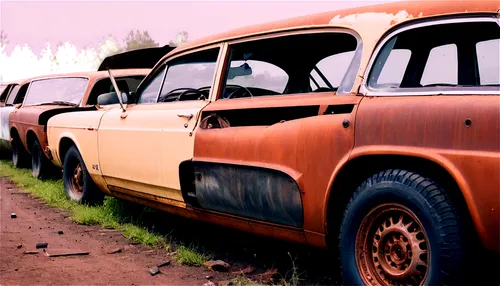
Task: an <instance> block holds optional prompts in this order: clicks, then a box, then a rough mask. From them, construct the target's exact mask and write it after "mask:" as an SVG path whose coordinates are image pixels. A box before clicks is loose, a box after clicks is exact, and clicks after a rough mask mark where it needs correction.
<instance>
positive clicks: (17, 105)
mask: <svg viewBox="0 0 500 286" xmlns="http://www.w3.org/2000/svg"><path fill="white" fill-rule="evenodd" d="M22 105H23V104H22V103H16V104H14V108H15V109H19V108H21V106H22Z"/></svg>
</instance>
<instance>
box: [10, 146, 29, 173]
mask: <svg viewBox="0 0 500 286" xmlns="http://www.w3.org/2000/svg"><path fill="white" fill-rule="evenodd" d="M28 162H29V154H28V152H26V150H24V146H23V144H22V143H21V141H19V140H18V139H12V164H13V165H14V167H16V168H24V167H28V166H29V163H28Z"/></svg>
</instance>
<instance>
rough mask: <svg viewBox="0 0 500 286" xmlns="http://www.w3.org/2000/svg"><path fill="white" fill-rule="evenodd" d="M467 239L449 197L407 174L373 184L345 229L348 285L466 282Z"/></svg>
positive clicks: (393, 173) (349, 213)
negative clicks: (464, 274) (464, 279)
mask: <svg viewBox="0 0 500 286" xmlns="http://www.w3.org/2000/svg"><path fill="white" fill-rule="evenodd" d="M466 245H467V243H466V238H465V235H464V230H463V228H462V223H461V222H460V218H459V216H458V214H457V212H456V211H455V208H454V207H453V204H452V201H451V200H450V199H449V197H448V195H447V193H446V192H445V191H444V190H443V189H441V188H440V187H439V186H438V185H437V184H436V183H434V182H433V181H431V180H430V179H427V178H424V177H422V176H421V175H419V174H417V173H413V172H409V171H405V170H398V169H393V170H387V171H383V172H380V173H378V174H376V175H374V176H372V177H371V178H369V179H367V180H366V181H365V182H364V183H363V184H361V186H359V187H358V189H357V190H356V191H355V193H354V194H353V196H352V198H351V199H350V201H349V203H348V205H347V207H346V210H345V212H344V217H343V220H342V224H341V227H340V234H339V249H340V263H341V265H342V276H343V279H344V284H346V285H374V284H380V285H389V284H411V285H418V284H420V285H422V284H425V285H437V284H439V285H447V284H456V283H461V282H463V280H462V279H463V273H465V272H466V271H465V268H466V255H467V253H466V252H467V250H466V248H467V247H466Z"/></svg>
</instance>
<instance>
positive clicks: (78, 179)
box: [71, 163, 83, 197]
mask: <svg viewBox="0 0 500 286" xmlns="http://www.w3.org/2000/svg"><path fill="white" fill-rule="evenodd" d="M71 192H72V193H73V194H74V195H75V196H77V197H81V196H82V195H83V170H82V165H81V164H80V163H78V164H77V165H76V166H75V168H74V169H73V174H72V175H71Z"/></svg>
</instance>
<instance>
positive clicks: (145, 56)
mask: <svg viewBox="0 0 500 286" xmlns="http://www.w3.org/2000/svg"><path fill="white" fill-rule="evenodd" d="M174 48H175V47H171V46H169V45H166V46H163V47H155V48H144V49H137V50H132V51H127V52H123V53H119V54H115V55H112V56H109V57H107V58H105V59H104V60H103V61H102V63H101V65H100V66H99V68H98V69H97V70H98V71H105V70H108V69H142V68H148V69H151V68H153V67H154V66H155V64H156V63H157V62H158V61H159V60H160V59H161V58H162V57H163V56H164V55H166V54H168V53H169V52H170V51H171V50H173V49H174Z"/></svg>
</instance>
